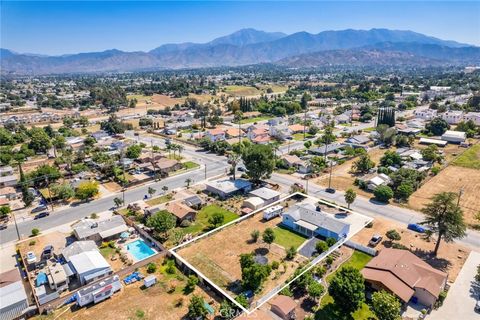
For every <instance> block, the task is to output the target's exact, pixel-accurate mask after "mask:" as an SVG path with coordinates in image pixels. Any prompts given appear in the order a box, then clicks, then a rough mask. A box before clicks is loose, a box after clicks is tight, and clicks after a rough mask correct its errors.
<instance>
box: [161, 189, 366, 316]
mask: <svg viewBox="0 0 480 320" xmlns="http://www.w3.org/2000/svg"><path fill="white" fill-rule="evenodd" d="M295 196H302V197H304V198H309V199H312V200H315V201H316V202H320V203H322V204H325V205H328V206H331V207H334V208H337V209H341V210H344V211H347V212H350V213H353V214H356V215H358V216H361V217H365V219H366V220H365V223H364V225H363V227H362V228H361V229H360V230H358V231H356V232H355V233H352V234H349V235H348V236H347V237H345V238H343V240H341V241H338V242H337V243H336V244H335V245H333V246H332V247H330V248H329V249H328V250H327V251H326V252H325V253H324V254H322V255H320V256H319V257H316V258H315V259H313V260H311V261H309V265H308V267H306V268H304V269H303V271H302V272H301V273H300V274H299V275H297V276H296V277H295V278H293V279H292V280H290V281H289V282H287V283H285V284H284V285H283V286H282V287H281V288H279V289H276V290H275V289H274V290H273V291H270V292H268V293H267V295H269V296H270V297H268V298H267V299H265V300H264V301H262V302H261V303H259V304H258V305H256V306H255V307H254V308H253V309H251V310H248V309H246V308H245V307H243V306H242V305H241V304H240V303H238V302H237V301H236V300H235V299H234V298H233V297H231V296H230V295H229V294H228V293H226V292H225V291H224V290H223V289H222V288H220V287H219V286H217V285H216V284H215V283H214V282H213V281H212V280H210V279H209V278H208V277H206V276H205V275H204V274H203V273H202V272H200V271H199V270H198V269H196V268H195V267H194V266H192V265H191V264H190V263H188V261H186V260H185V259H184V258H182V257H181V256H180V255H179V254H178V253H177V252H176V251H177V250H178V249H180V248H183V247H185V246H187V245H189V244H191V243H194V242H197V241H198V240H200V239H202V238H204V237H207V236H209V235H211V234H213V233H215V232H218V231H220V230H222V229H224V228H226V227H228V226H231V225H232V224H236V223H239V222H241V221H243V220H245V219H248V218H249V217H251V216H253V215H254V214H256V213H258V212H260V211H263V210H265V209H266V208H268V207H271V206H274V205H277V204H278V203H281V202H283V201H285V200H287V199H289V198H292V197H295ZM372 221H373V218H370V217H367V216H365V215H363V214H361V213H358V212H355V211H352V210H350V209H347V208H344V207H340V206H339V205H337V204H333V203H331V202H328V201H325V200H323V199H319V198H316V197H314V196H310V195H307V194H304V193H301V192H295V193H293V194H291V195H288V196H286V197H284V198H281V199H279V200H277V201H275V202H273V203H270V204H268V205H266V206H264V207H262V208H260V209H257V210H255V211H252V212H251V213H249V214H246V215H244V216H243V217H240V218H238V219H236V220H233V221H230V222H229V223H227V224H225V225H223V226H220V227H218V228H216V229H213V230H210V231H208V232H206V233H204V234H202V235H200V236H198V237H196V238H193V239H191V240H188V241H186V242H184V243H182V244H180V245H178V246H176V247H174V248H172V249H170V250H169V252H170V253H171V254H172V255H173V256H174V257H175V258H177V259H179V260H180V261H181V262H182V263H183V264H185V265H186V266H187V267H188V268H189V269H190V270H192V271H193V272H195V273H196V274H197V275H198V276H200V277H201V278H202V279H203V280H204V281H206V282H208V283H209V284H210V285H211V286H212V287H214V288H215V289H216V290H218V291H219V292H220V293H221V294H223V295H224V296H225V297H226V298H227V299H228V300H230V301H232V302H233V303H234V304H235V305H236V306H238V307H239V308H240V309H241V310H243V311H244V312H245V313H246V314H247V315H250V314H252V313H253V312H255V311H256V310H257V309H258V308H260V307H261V306H262V305H263V304H265V303H266V302H268V301H269V300H270V299H272V298H273V297H274V296H275V295H277V294H278V293H279V292H280V291H282V290H283V289H285V288H286V287H287V286H289V285H290V284H291V283H293V282H294V281H296V280H297V279H298V278H300V277H301V276H302V275H303V274H304V273H305V272H308V271H310V270H311V269H312V268H313V267H315V266H316V265H317V264H319V263H320V262H321V261H323V260H324V259H325V258H326V257H327V256H329V255H330V254H331V253H332V252H333V251H335V250H336V249H338V248H339V247H340V246H342V245H343V244H344V243H345V242H346V241H348V240H349V239H350V238H352V237H353V236H354V235H355V234H357V233H358V232H360V231H361V230H362V229H363V228H364V227H365V226H366V225H367V224H369V223H370V222H372ZM272 292H273V293H272ZM264 297H265V296H264ZM262 298H263V297H262ZM262 298H260V300H262Z"/></svg>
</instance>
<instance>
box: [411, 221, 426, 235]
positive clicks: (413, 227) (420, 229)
mask: <svg viewBox="0 0 480 320" xmlns="http://www.w3.org/2000/svg"><path fill="white" fill-rule="evenodd" d="M407 228H408V229H409V230H412V231H415V232H418V233H424V232H425V228H424V227H422V226H421V225H419V224H416V223H410V224H408V226H407Z"/></svg>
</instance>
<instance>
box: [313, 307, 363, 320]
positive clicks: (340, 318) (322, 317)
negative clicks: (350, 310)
mask: <svg viewBox="0 0 480 320" xmlns="http://www.w3.org/2000/svg"><path fill="white" fill-rule="evenodd" d="M315 320H354V318H353V316H352V315H351V314H345V312H343V311H342V310H341V309H340V308H339V307H338V306H337V305H336V304H335V303H329V304H326V305H325V306H324V307H323V308H322V309H320V310H318V311H317V313H315Z"/></svg>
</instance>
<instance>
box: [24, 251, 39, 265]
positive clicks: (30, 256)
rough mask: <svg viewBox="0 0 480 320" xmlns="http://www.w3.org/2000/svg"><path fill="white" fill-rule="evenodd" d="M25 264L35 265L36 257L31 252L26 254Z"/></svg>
mask: <svg viewBox="0 0 480 320" xmlns="http://www.w3.org/2000/svg"><path fill="white" fill-rule="evenodd" d="M26 258H27V263H35V262H37V256H36V255H35V253H34V252H33V251H28V252H27V257H26Z"/></svg>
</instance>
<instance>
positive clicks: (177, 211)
mask: <svg viewBox="0 0 480 320" xmlns="http://www.w3.org/2000/svg"><path fill="white" fill-rule="evenodd" d="M165 209H166V210H167V211H168V212H170V213H171V214H173V215H174V216H175V217H176V218H177V222H178V223H181V222H182V221H184V220H188V221H194V220H195V217H196V216H197V212H196V211H195V210H194V209H192V208H190V207H189V206H187V205H185V204H183V203H182V202H180V201H174V202H169V203H167V205H166V208H165Z"/></svg>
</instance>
